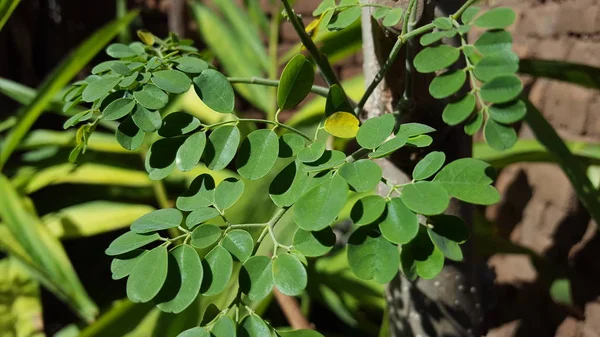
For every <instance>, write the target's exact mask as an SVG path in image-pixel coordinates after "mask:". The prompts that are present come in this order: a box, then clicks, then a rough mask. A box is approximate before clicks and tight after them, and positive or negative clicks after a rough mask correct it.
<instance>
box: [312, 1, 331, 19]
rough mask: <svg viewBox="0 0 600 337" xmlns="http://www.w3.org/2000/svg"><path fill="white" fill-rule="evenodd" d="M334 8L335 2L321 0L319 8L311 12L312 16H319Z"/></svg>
mask: <svg viewBox="0 0 600 337" xmlns="http://www.w3.org/2000/svg"><path fill="white" fill-rule="evenodd" d="M334 6H335V0H323V1H322V2H321V3H319V6H317V8H316V9H315V10H314V11H313V12H312V15H313V16H319V15H321V14H323V13H325V11H327V10H328V9H330V8H331V7H334Z"/></svg>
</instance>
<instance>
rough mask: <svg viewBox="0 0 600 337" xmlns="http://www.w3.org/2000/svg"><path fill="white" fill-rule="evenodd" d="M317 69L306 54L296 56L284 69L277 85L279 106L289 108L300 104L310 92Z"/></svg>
mask: <svg viewBox="0 0 600 337" xmlns="http://www.w3.org/2000/svg"><path fill="white" fill-rule="evenodd" d="M314 82H315V71H314V69H313V67H312V65H311V64H310V62H309V61H308V60H307V59H306V58H305V57H304V55H301V54H298V55H296V56H294V57H293V58H292V59H291V60H290V61H289V62H288V64H287V65H286V66H285V68H284V69H283V72H282V73H281V79H280V80H279V86H278V87H277V106H278V107H279V109H281V110H288V109H292V108H294V107H295V106H296V105H298V104H299V103H300V102H302V100H304V98H305V97H306V96H307V95H308V94H309V93H310V89H311V88H312V85H313V83H314Z"/></svg>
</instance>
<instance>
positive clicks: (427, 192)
mask: <svg viewBox="0 0 600 337" xmlns="http://www.w3.org/2000/svg"><path fill="white" fill-rule="evenodd" d="M401 197H402V201H403V202H404V204H405V205H406V206H407V207H408V208H410V209H411V210H412V211H414V212H416V213H419V214H423V215H434V214H440V213H442V212H444V211H445V210H446V208H448V205H449V203H450V196H448V193H447V192H446V190H444V187H443V185H442V184H440V183H437V182H430V181H419V182H416V183H413V184H409V185H406V186H404V187H403V188H402V196H401Z"/></svg>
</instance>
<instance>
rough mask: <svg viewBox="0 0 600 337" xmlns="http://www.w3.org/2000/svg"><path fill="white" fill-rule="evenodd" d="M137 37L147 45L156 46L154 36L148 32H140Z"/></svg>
mask: <svg viewBox="0 0 600 337" xmlns="http://www.w3.org/2000/svg"><path fill="white" fill-rule="evenodd" d="M137 36H138V37H139V38H140V40H142V42H144V43H145V44H146V45H148V46H151V45H153V44H154V35H152V33H150V32H149V31H147V30H143V29H142V30H138V31H137Z"/></svg>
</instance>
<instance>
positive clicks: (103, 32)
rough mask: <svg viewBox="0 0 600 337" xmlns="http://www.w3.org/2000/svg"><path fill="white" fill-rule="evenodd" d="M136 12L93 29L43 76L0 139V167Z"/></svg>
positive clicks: (0, 167)
mask: <svg viewBox="0 0 600 337" xmlns="http://www.w3.org/2000/svg"><path fill="white" fill-rule="evenodd" d="M136 16H137V12H130V13H129V14H127V15H126V16H124V17H123V18H121V19H119V20H116V21H112V22H111V23H109V24H107V25H105V26H104V27H102V28H100V29H99V30H98V31H96V32H95V33H94V34H93V35H92V36H90V37H89V38H88V39H87V40H85V41H84V42H83V43H81V44H80V45H79V47H77V49H76V50H75V51H73V52H72V53H71V54H70V55H69V56H68V57H67V58H66V59H65V60H63V61H62V63H61V64H60V65H59V66H58V67H57V68H56V69H54V71H52V73H51V74H50V75H49V76H48V77H47V78H46V80H44V82H43V83H42V85H41V86H40V88H39V90H38V94H37V96H36V97H35V99H34V100H33V101H31V103H30V104H28V105H27V106H24V107H23V108H22V110H21V111H20V112H19V113H18V114H19V115H20V119H19V123H18V124H17V125H16V126H15V127H14V128H13V129H12V130H11V132H10V133H9V134H8V136H7V138H6V140H5V141H4V142H3V143H2V148H1V151H0V170H1V169H2V168H3V167H4V164H6V161H7V160H8V158H9V157H10V155H11V154H12V152H13V151H14V150H15V149H16V148H17V146H18V145H19V142H20V141H21V139H23V137H25V135H26V134H27V132H28V131H29V129H30V128H31V126H32V125H33V123H34V122H35V121H36V120H37V119H38V117H39V116H40V115H41V114H42V112H43V111H44V110H45V109H46V107H47V106H48V104H49V103H50V102H51V101H52V99H53V98H54V96H55V95H56V94H57V93H58V92H59V91H60V90H61V89H62V88H63V87H64V86H65V85H67V83H69V81H71V79H72V78H73V77H74V76H75V75H76V74H77V73H78V72H79V71H80V70H81V69H82V68H83V67H84V66H85V65H86V64H87V63H88V62H89V61H90V60H91V59H92V58H93V57H94V56H95V55H96V54H97V53H98V52H99V51H100V50H102V49H103V48H104V46H105V45H106V44H107V43H109V42H110V41H111V40H112V39H113V38H114V37H115V35H116V34H117V33H118V32H119V31H121V29H123V28H125V27H127V25H128V24H129V23H130V22H131V20H133V18H135V17H136Z"/></svg>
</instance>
